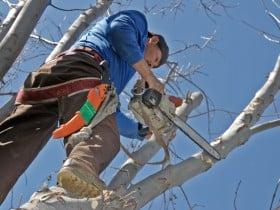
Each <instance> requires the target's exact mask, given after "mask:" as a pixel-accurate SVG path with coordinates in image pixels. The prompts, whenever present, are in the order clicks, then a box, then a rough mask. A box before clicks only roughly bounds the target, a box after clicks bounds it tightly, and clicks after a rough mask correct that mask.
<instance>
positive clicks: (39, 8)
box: [0, 0, 50, 80]
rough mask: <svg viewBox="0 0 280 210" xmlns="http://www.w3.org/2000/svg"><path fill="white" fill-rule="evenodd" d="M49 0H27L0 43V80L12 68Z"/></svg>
mask: <svg viewBox="0 0 280 210" xmlns="http://www.w3.org/2000/svg"><path fill="white" fill-rule="evenodd" d="M49 3H50V0H42V1H33V0H27V2H26V4H25V5H24V7H23V8H22V10H21V11H20V13H19V14H18V16H17V18H16V20H15V22H14V24H13V25H12V27H11V28H10V30H9V32H8V33H7V35H6V36H5V37H4V39H3V40H2V41H1V43H0V61H1V62H0V80H3V78H4V76H5V74H6V73H7V72H8V70H9V68H10V67H11V66H12V64H13V63H14V61H15V60H16V58H17V56H18V55H19V54H20V52H21V50H22V49H23V47H24V45H25V43H26V41H27V40H28V38H29V36H30V34H31V33H32V31H33V29H34V27H35V26H36V24H37V22H38V20H39V18H40V17H41V15H42V13H43V11H44V10H45V9H46V7H47V6H48V5H49Z"/></svg>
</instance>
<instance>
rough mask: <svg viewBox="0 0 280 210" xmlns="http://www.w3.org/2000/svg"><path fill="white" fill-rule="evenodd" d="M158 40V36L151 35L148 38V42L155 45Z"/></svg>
mask: <svg viewBox="0 0 280 210" xmlns="http://www.w3.org/2000/svg"><path fill="white" fill-rule="evenodd" d="M158 42H159V37H158V36H152V37H151V38H149V44H153V45H156V44H157V43H158Z"/></svg>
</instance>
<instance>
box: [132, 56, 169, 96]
mask: <svg viewBox="0 0 280 210" xmlns="http://www.w3.org/2000/svg"><path fill="white" fill-rule="evenodd" d="M133 68H134V69H135V70H136V71H137V72H138V73H139V74H140V75H141V77H142V79H143V80H145V81H146V82H147V83H148V85H149V88H152V89H155V90H157V91H159V92H160V93H161V94H163V93H164V84H162V83H161V82H160V81H159V80H158V79H157V78H156V77H155V75H154V74H153V72H152V71H151V68H150V67H149V65H148V64H147V62H146V61H145V60H144V59H142V60H140V61H138V62H137V63H135V64H134V65H133Z"/></svg>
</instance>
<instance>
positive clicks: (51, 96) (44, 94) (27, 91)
mask: <svg viewBox="0 0 280 210" xmlns="http://www.w3.org/2000/svg"><path fill="white" fill-rule="evenodd" d="M99 84H101V81H100V78H97V77H85V78H78V79H73V80H70V81H67V82H63V83H60V84H56V85H49V86H45V87H38V88H22V89H21V90H19V92H18V94H17V97H16V104H36V103H42V102H52V101H56V100H57V98H60V97H62V96H71V95H75V94H77V93H80V92H84V91H88V90H90V89H92V88H94V87H96V86H97V85H99Z"/></svg>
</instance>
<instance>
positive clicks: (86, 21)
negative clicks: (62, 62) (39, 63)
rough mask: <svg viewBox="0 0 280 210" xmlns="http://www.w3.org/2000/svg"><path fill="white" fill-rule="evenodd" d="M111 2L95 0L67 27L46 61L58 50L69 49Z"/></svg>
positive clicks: (108, 0) (111, 0)
mask: <svg viewBox="0 0 280 210" xmlns="http://www.w3.org/2000/svg"><path fill="white" fill-rule="evenodd" d="M112 2H113V0H97V2H96V5H95V6H93V7H91V8H90V9H88V10H86V11H84V12H83V13H82V14H81V15H80V16H79V17H78V18H77V19H76V20H75V21H74V23H73V24H72V25H71V26H70V27H69V29H68V31H67V32H66V33H65V34H64V35H63V37H62V38H61V40H60V41H59V43H58V45H57V46H56V47H55V49H54V50H53V51H52V52H51V54H50V55H49V56H48V58H47V59H46V61H50V60H52V59H53V58H54V57H55V56H56V55H57V54H59V53H60V52H63V51H65V50H67V49H69V48H70V47H71V45H72V44H73V43H74V42H75V41H76V40H77V38H78V37H79V36H80V35H81V33H82V32H83V31H84V30H85V29H86V28H87V27H88V26H89V25H90V23H91V22H92V21H94V20H96V19H97V18H98V17H100V16H102V15H103V14H104V13H105V12H106V10H107V9H108V8H109V7H110V5H111V4H112Z"/></svg>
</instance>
